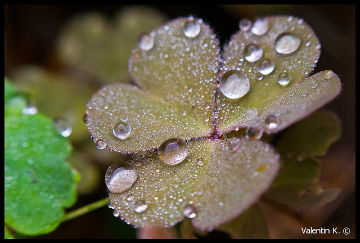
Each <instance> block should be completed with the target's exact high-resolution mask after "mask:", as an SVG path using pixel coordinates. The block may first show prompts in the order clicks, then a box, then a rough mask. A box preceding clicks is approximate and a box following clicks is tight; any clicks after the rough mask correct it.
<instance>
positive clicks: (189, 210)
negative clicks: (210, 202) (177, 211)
mask: <svg viewBox="0 0 360 243" xmlns="http://www.w3.org/2000/svg"><path fill="white" fill-rule="evenodd" d="M183 214H184V216H185V217H186V218H189V219H193V218H195V217H196V208H195V207H194V206H193V205H188V206H186V207H185V209H184V211H183Z"/></svg>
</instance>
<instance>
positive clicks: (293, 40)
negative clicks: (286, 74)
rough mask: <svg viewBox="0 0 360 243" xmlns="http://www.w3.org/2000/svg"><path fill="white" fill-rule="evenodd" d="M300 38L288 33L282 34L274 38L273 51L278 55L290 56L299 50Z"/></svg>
mask: <svg viewBox="0 0 360 243" xmlns="http://www.w3.org/2000/svg"><path fill="white" fill-rule="evenodd" d="M300 44H301V38H300V37H298V36H296V35H294V34H290V33H282V34H281V35H279V36H278V37H277V38H276V41H275V50H276V52H277V53H279V54H292V53H294V52H295V51H296V50H297V49H299V47H300Z"/></svg>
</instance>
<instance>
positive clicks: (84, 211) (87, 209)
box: [61, 198, 109, 222]
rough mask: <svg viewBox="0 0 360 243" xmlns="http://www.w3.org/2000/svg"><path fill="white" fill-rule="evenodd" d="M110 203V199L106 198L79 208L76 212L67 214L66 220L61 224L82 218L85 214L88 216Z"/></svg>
mask: <svg viewBox="0 0 360 243" xmlns="http://www.w3.org/2000/svg"><path fill="white" fill-rule="evenodd" d="M108 203H109V198H104V199H101V200H99V201H96V202H93V203H90V204H88V205H85V206H84V207H81V208H78V209H76V210H74V211H71V212H69V213H67V214H65V216H64V218H63V219H62V221H61V222H65V221H68V220H71V219H74V218H76V217H79V216H82V215H84V214H87V213H89V212H91V211H93V210H95V209H98V208H101V207H103V206H105V205H107V204H108Z"/></svg>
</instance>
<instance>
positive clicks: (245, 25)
mask: <svg viewBox="0 0 360 243" xmlns="http://www.w3.org/2000/svg"><path fill="white" fill-rule="evenodd" d="M250 27H251V21H250V20H249V19H241V20H240V22H239V28H240V30H241V31H248V30H249V29H250Z"/></svg>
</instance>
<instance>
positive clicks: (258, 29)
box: [251, 19, 270, 36]
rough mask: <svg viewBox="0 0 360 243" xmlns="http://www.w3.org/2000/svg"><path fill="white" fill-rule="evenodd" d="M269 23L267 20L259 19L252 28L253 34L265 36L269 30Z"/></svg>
mask: <svg viewBox="0 0 360 243" xmlns="http://www.w3.org/2000/svg"><path fill="white" fill-rule="evenodd" d="M269 27H270V26H269V22H268V21H267V19H258V20H256V21H255V22H254V24H253V26H252V27H251V32H253V33H254V35H258V36H260V35H264V34H266V32H267V31H268V30H269Z"/></svg>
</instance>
